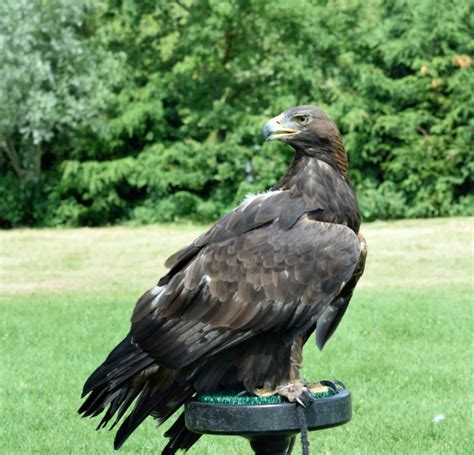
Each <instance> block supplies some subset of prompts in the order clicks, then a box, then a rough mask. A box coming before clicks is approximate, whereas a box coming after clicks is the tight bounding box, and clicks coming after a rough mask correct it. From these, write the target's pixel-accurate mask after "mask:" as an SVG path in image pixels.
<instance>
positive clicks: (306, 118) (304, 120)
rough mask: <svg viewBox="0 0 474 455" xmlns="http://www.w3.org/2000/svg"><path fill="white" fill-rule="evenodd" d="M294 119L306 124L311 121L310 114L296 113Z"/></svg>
mask: <svg viewBox="0 0 474 455" xmlns="http://www.w3.org/2000/svg"><path fill="white" fill-rule="evenodd" d="M294 119H295V120H296V121H297V122H298V123H299V124H300V125H306V124H307V123H308V122H309V115H295V116H294Z"/></svg>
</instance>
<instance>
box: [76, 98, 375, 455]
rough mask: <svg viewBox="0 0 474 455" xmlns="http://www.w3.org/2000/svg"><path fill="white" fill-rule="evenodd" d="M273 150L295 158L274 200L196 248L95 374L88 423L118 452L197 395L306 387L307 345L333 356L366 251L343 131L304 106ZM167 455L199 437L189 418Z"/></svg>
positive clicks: (284, 120)
mask: <svg viewBox="0 0 474 455" xmlns="http://www.w3.org/2000/svg"><path fill="white" fill-rule="evenodd" d="M263 134H264V136H265V138H266V139H267V140H272V139H278V140H282V141H284V142H287V143H288V144H289V145H290V146H292V147H293V148H294V150H295V157H294V160H293V162H292V163H291V165H290V167H289V169H288V171H287V173H286V174H285V175H284V176H283V178H282V179H281V180H280V181H279V182H278V183H277V184H276V185H275V187H274V188H272V189H271V190H270V191H269V192H267V193H264V194H261V195H257V196H253V197H249V198H247V199H246V200H245V201H244V202H243V203H242V204H241V205H240V206H239V207H237V208H236V209H235V210H234V211H232V212H231V213H229V214H228V215H226V216H225V217H223V218H222V219H221V220H219V221H218V222H217V223H216V224H215V225H214V226H213V227H212V228H211V229H209V230H208V231H207V232H205V233H203V234H202V235H201V236H200V237H198V238H197V239H196V240H195V241H194V242H193V243H192V244H191V245H189V246H188V247H186V248H184V249H182V250H181V251H179V252H177V253H176V254H174V255H173V256H171V257H170V258H169V259H168V260H167V261H166V265H167V267H168V268H169V269H170V270H169V273H168V274H167V275H165V276H164V277H162V278H161V279H160V281H159V283H158V285H157V286H155V287H154V288H152V289H150V290H149V291H147V292H146V293H145V294H144V295H143V296H142V297H141V298H140V299H139V301H138V303H137V305H136V307H135V310H134V312H133V315H132V326H131V329H130V332H129V334H128V335H127V337H126V338H125V339H124V340H123V341H122V343H120V344H119V345H118V346H117V347H116V348H115V349H114V350H113V351H112V352H111V353H110V355H109V356H108V358H107V359H106V360H105V362H104V363H103V364H102V365H101V366H100V367H99V368H98V369H97V370H96V371H95V372H94V373H93V374H92V375H91V377H90V378H89V379H88V380H87V382H86V384H85V386H84V395H87V394H89V395H88V397H87V399H86V400H85V402H84V404H83V405H82V407H81V409H80V412H81V413H82V414H83V415H85V416H95V415H98V414H99V413H101V412H102V411H105V413H104V416H103V419H102V421H101V423H100V424H99V426H105V425H106V424H107V423H108V422H109V421H110V420H111V419H112V418H115V423H117V422H118V421H120V420H121V418H122V417H123V415H124V414H125V412H126V411H127V409H128V408H129V407H131V405H132V404H133V403H134V406H133V408H132V411H131V413H130V414H129V415H128V416H127V418H126V419H125V420H124V421H123V422H122V424H121V426H120V428H119V430H118V432H117V436H116V439H115V447H116V448H118V447H120V446H121V445H122V444H123V442H124V441H125V440H126V439H127V437H128V436H129V435H130V434H131V433H132V432H133V431H134V430H135V428H136V427H137V426H138V425H139V424H140V423H141V422H142V421H143V420H144V419H145V418H146V417H147V416H149V415H152V416H153V417H155V418H156V419H157V420H158V421H159V422H160V423H161V422H164V421H165V420H166V419H167V418H168V417H170V416H171V415H172V414H173V413H175V412H176V411H177V410H178V409H179V407H180V406H181V405H182V404H183V403H184V402H185V401H186V400H187V399H189V398H190V397H191V396H192V395H193V394H195V393H196V392H199V391H213V390H218V389H220V388H227V389H228V388H230V387H232V388H235V387H237V388H238V387H240V388H242V389H244V388H245V389H246V390H247V391H249V392H253V391H255V389H256V388H258V387H262V386H263V385H264V384H265V385H267V386H268V385H270V386H273V387H275V386H278V385H280V384H284V383H285V382H287V381H289V380H292V379H295V378H298V368H299V359H300V357H301V348H302V344H303V343H304V342H305V341H306V340H307V339H308V337H309V335H310V334H311V333H312V332H313V331H314V330H315V329H316V342H317V345H318V347H319V348H320V349H322V348H323V346H324V344H325V343H326V342H327V340H328V339H329V337H330V336H331V335H332V333H333V332H334V330H335V329H336V327H337V325H338V324H339V321H340V320H341V318H342V316H343V314H344V312H345V310H346V308H347V305H348V303H349V300H350V298H351V296H352V292H353V290H354V287H355V285H356V283H357V280H358V279H359V277H360V276H361V274H362V272H363V268H364V262H365V255H366V245H365V241H364V240H363V238H362V237H361V236H360V234H359V225H360V215H359V209H358V206H357V201H356V197H355V194H354V191H353V188H352V186H351V183H350V180H349V175H348V164H347V157H346V154H345V151H344V147H343V145H342V140H341V137H340V134H339V131H338V129H337V127H336V125H335V124H334V123H333V122H332V120H330V119H329V117H327V115H326V114H325V113H324V112H323V111H322V110H321V109H319V108H315V107H312V106H299V107H297V108H293V109H290V110H289V111H286V112H285V113H283V114H281V115H280V116H277V117H275V118H274V119H272V120H270V121H269V122H268V123H267V124H266V125H265V127H264V130H263ZM166 436H168V437H169V438H170V441H169V443H168V445H167V446H166V448H165V450H164V452H163V453H174V452H175V451H176V450H178V449H185V450H186V449H188V448H189V447H191V445H192V444H194V442H196V440H197V439H198V438H199V435H196V434H193V433H190V432H189V431H188V430H186V428H185V426H184V420H183V416H182V415H181V416H180V417H179V418H178V419H177V420H176V422H175V423H174V424H173V425H172V427H171V428H170V429H169V430H168V432H167V433H166Z"/></svg>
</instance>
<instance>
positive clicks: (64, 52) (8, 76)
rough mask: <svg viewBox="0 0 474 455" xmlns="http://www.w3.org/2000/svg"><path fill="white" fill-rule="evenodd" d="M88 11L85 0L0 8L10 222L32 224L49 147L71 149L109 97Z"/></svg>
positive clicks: (2, 129) (2, 136)
mask: <svg viewBox="0 0 474 455" xmlns="http://www.w3.org/2000/svg"><path fill="white" fill-rule="evenodd" d="M95 7H96V5H95V4H94V3H93V2H89V1H85V0H84V1H74V2H69V1H67V0H52V1H40V0H35V1H29V0H5V1H4V2H1V3H0V49H1V54H2V60H1V66H0V148H1V150H2V155H1V158H0V160H1V161H0V163H1V165H2V167H3V166H9V167H10V169H12V170H13V171H14V173H15V176H16V179H17V181H16V182H14V181H13V180H12V179H10V180H9V181H7V182H5V181H3V182H2V183H3V185H2V186H4V187H5V186H6V185H5V183H6V184H7V185H11V186H13V187H15V188H16V189H17V190H18V191H17V192H16V193H14V192H12V191H11V189H10V191H9V194H10V196H12V195H13V198H11V197H10V199H11V200H10V204H8V201H4V203H3V204H2V209H3V210H2V211H10V216H12V215H14V214H15V213H18V218H19V219H17V220H16V222H35V221H38V219H37V218H38V213H34V212H35V207H36V206H37V205H38V201H37V200H35V199H34V198H38V197H39V195H40V194H41V186H42V183H43V178H42V174H43V162H44V160H45V159H46V160H48V161H53V162H54V161H55V160H57V158H58V157H55V156H51V154H52V144H54V143H55V142H59V143H61V142H62V143H63V144H64V145H65V143H68V144H71V142H72V141H73V139H74V135H77V134H78V132H79V131H81V129H92V130H94V129H95V130H97V128H98V127H99V123H100V122H98V121H97V119H98V116H99V114H100V112H101V110H102V109H103V108H104V107H105V106H106V100H107V97H108V96H109V87H107V85H106V84H105V83H104V79H105V78H104V76H105V75H107V76H108V79H107V82H109V81H110V75H111V74H113V70H114V61H113V60H112V59H111V58H109V56H108V55H107V54H105V53H104V52H101V51H100V49H97V48H93V39H91V30H89V29H88V24H87V22H86V18H87V14H88V13H89V11H91V10H92V9H93V8H95ZM59 158H60V157H59ZM20 193H22V198H20ZM32 198H33V199H32ZM19 199H23V203H24V204H26V205H27V206H28V208H29V210H28V211H29V212H30V213H29V217H28V218H29V219H27V218H23V216H27V215H28V214H27V213H26V212H25V211H24V210H23V211H22V209H21V207H18V203H20V205H21V200H19ZM15 206H17V207H15Z"/></svg>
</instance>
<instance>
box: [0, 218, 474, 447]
mask: <svg viewBox="0 0 474 455" xmlns="http://www.w3.org/2000/svg"><path fill="white" fill-rule="evenodd" d="M202 229H203V228H202V227H196V226H187V225H180V226H176V225H172V226H152V227H140V228H131V227H113V228H102V229H71V230H66V229H65V230H13V231H4V232H1V233H0V242H1V273H2V275H1V294H0V296H1V299H0V304H1V316H2V317H1V322H0V324H1V334H0V336H1V338H2V350H1V372H0V386H1V402H0V403H1V415H2V424H1V426H0V453H1V454H15V453H19V454H27V453H51V454H69V453H73V454H75V453H87V454H105V453H113V449H112V440H113V433H109V432H107V431H100V432H95V431H94V429H95V425H97V423H98V421H92V420H89V419H87V420H86V419H80V418H79V416H78V415H77V414H76V410H77V408H78V407H79V405H80V392H81V388H82V384H83V382H84V380H85V379H86V377H87V376H88V375H89V373H90V372H91V371H92V370H93V369H94V368H95V367H96V366H97V365H98V364H99V363H100V362H101V361H102V360H103V359H104V358H105V356H106V354H107V353H108V352H109V351H110V349H111V348H112V347H113V346H114V344H115V343H116V342H118V341H119V340H121V338H122V337H123V336H124V335H125V333H126V331H127V330H128V318H129V316H130V314H131V311H132V307H133V305H134V303H135V301H136V299H137V297H138V296H139V295H140V294H141V293H142V292H143V291H144V290H146V289H147V288H148V287H150V286H152V285H153V284H154V283H155V282H156V281H157V278H158V277H159V276H160V274H162V273H163V271H164V268H163V261H164V259H165V258H166V257H167V256H168V255H169V254H171V253H172V252H174V251H175V250H176V249H178V248H179V247H181V246H184V245H185V244H186V243H187V242H189V241H190V240H192V239H193V238H194V237H195V236H196V235H197V234H198V233H199V232H200V231H201V230H202ZM473 229H474V222H473V220H472V219H467V218H454V219H436V220H415V221H401V222H395V223H374V224H365V225H364V226H363V232H364V233H365V235H366V237H367V241H368V243H369V258H368V265H367V269H366V274H365V276H364V277H363V278H362V280H361V282H360V285H359V288H358V290H357V291H356V293H355V296H354V298H353V300H352V303H351V305H350V307H349V310H348V312H347V313H346V316H345V317H344V321H343V322H342V323H341V325H340V326H339V329H338V331H337V332H336V334H335V335H334V337H333V338H332V339H331V341H330V342H329V343H328V345H327V346H326V348H325V349H324V351H323V352H322V353H320V352H318V351H317V349H316V347H315V343H314V340H313V339H311V340H310V341H309V342H308V344H307V346H306V348H305V360H304V375H305V377H307V378H310V379H313V380H317V379H330V378H338V379H340V380H342V381H344V382H345V383H346V384H347V385H348V387H349V389H350V390H351V392H352V394H353V411H354V416H353V420H352V421H351V422H349V423H348V424H347V425H345V426H342V427H339V428H334V429H330V430H326V431H320V432H313V433H311V434H310V442H311V453H314V454H316V453H318V454H321V453H332V454H338V455H339V454H372V453H374V454H379V453H433V454H441V453H474V438H473V430H474V428H473V415H472V409H473V399H472V398H473V394H472V390H473V381H472V378H473V375H472V373H473V371H472V368H473V350H472V346H473V345H472V341H473V339H472V329H473V321H472V313H473V311H472V308H473V307H472V301H473V281H472V280H473V253H472V241H473ZM436 416H443V418H442V417H438V420H440V421H439V422H438V423H434V422H433V419H434V418H435V417H436ZM96 420H97V419H96ZM162 431H163V430H161V429H159V430H157V429H156V425H155V423H154V421H153V420H152V419H148V420H147V421H146V422H145V423H144V424H143V425H142V426H141V427H140V428H139V429H138V430H137V431H136V432H135V433H134V434H133V435H132V437H131V438H130V439H129V441H128V442H127V443H126V444H125V446H124V448H123V449H122V453H125V454H126V453H152V452H153V453H157V452H158V451H159V450H160V449H161V448H162V447H163V445H164V443H165V441H164V439H163V438H162V437H161V434H162ZM192 453H197V454H207V453H209V454H211V453H212V454H222V453H226V455H230V454H246V453H250V450H249V445H248V443H247V442H246V441H245V440H243V439H239V438H231V437H218V436H215V437H210V436H205V437H203V438H201V440H200V441H199V442H198V444H197V445H196V446H195V448H194V450H193V451H192ZM294 453H295V454H298V453H301V449H300V446H299V442H298V445H297V447H296V449H295V452H294Z"/></svg>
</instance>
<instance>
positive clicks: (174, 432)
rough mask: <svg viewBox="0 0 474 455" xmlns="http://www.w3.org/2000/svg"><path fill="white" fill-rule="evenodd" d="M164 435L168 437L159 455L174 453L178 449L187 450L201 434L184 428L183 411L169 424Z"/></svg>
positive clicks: (172, 454)
mask: <svg viewBox="0 0 474 455" xmlns="http://www.w3.org/2000/svg"><path fill="white" fill-rule="evenodd" d="M165 436H166V437H167V438H169V439H170V441H169V442H168V444H166V446H165V448H164V449H163V451H162V452H161V455H174V454H175V453H176V452H177V451H178V450H180V449H181V450H184V451H185V452H186V451H188V450H189V449H190V448H191V446H192V445H194V444H195V443H196V442H197V441H198V439H199V438H200V437H201V436H202V435H200V434H198V433H193V432H192V431H189V430H188V429H187V428H186V425H185V422H184V412H182V413H181V415H180V416H179V417H178V418H177V419H176V421H175V422H174V423H173V425H171V427H170V428H169V429H168V431H167V432H166V433H165Z"/></svg>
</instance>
